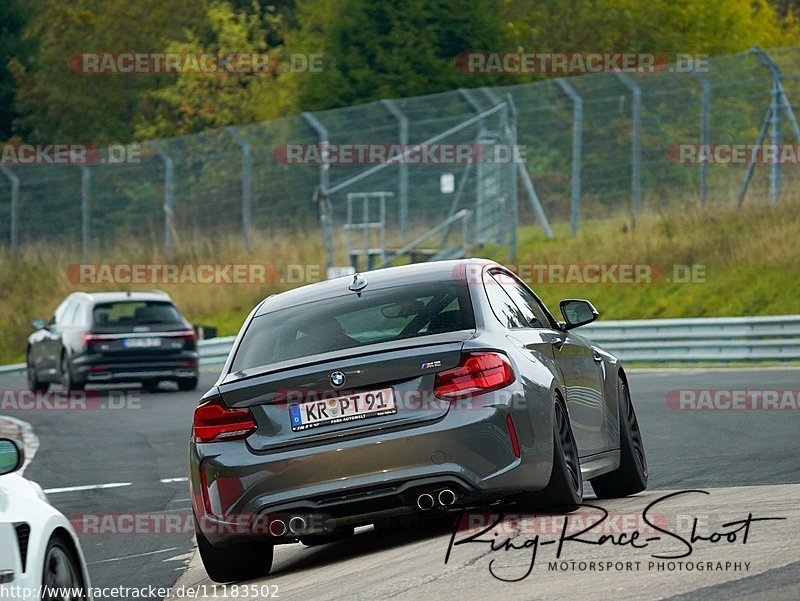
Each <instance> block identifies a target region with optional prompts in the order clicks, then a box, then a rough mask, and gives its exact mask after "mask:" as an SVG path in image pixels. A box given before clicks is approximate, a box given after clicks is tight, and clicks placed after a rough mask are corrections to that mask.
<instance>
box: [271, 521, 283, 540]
mask: <svg viewBox="0 0 800 601" xmlns="http://www.w3.org/2000/svg"><path fill="white" fill-rule="evenodd" d="M269 533H270V534H271V535H272V536H283V535H284V534H286V522H284V521H283V520H272V521H271V522H270V523H269Z"/></svg>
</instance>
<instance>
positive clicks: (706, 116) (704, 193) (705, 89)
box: [692, 70, 711, 207]
mask: <svg viewBox="0 0 800 601" xmlns="http://www.w3.org/2000/svg"><path fill="white" fill-rule="evenodd" d="M692 75H694V76H695V78H696V79H697V81H698V82H700V147H701V148H707V144H708V143H709V142H708V136H709V132H710V123H711V84H710V83H709V82H708V78H707V77H706V76H705V75H703V74H702V73H700V72H699V71H697V70H695V71H692ZM699 167H700V206H701V207H705V206H706V201H707V200H708V164H707V163H706V162H705V161H700V165H699Z"/></svg>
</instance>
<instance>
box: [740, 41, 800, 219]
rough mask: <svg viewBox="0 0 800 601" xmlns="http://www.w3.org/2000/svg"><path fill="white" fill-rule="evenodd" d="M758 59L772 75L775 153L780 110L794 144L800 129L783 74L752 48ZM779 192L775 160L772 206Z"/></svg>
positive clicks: (778, 132)
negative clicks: (784, 116)
mask: <svg viewBox="0 0 800 601" xmlns="http://www.w3.org/2000/svg"><path fill="white" fill-rule="evenodd" d="M750 51H751V52H752V53H753V54H755V55H756V56H757V57H758V60H759V61H760V62H761V64H762V65H764V66H765V67H766V68H767V69H769V70H770V73H772V89H771V99H770V125H771V132H770V133H771V138H772V143H773V144H774V145H775V149H776V151H777V149H778V145H779V144H780V142H781V116H780V110H781V109H783V110H784V111H785V112H786V117H787V118H788V120H789V125H790V126H791V128H792V133H793V134H794V137H795V142H798V143H800V127H798V125H797V119H796V118H795V116H794V111H793V110H792V105H791V104H790V103H789V99H788V98H787V96H786V90H785V89H784V88H783V73H781V70H780V69H779V68H778V65H776V64H775V63H774V62H773V61H772V59H771V58H770V57H769V56H768V55H767V53H766V52H764V51H763V50H762V49H761V48H760V47H758V46H753V48H751V50H750ZM780 192H781V162H780V160H779V159H777V158H776V160H775V161H773V163H772V171H771V172H770V177H769V196H770V202H771V204H772V205H773V206H774V205H776V204H778V197H779V196H780Z"/></svg>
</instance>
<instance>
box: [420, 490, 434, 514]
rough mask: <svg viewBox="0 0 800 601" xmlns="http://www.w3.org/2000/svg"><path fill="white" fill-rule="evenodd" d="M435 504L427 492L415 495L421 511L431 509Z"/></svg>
mask: <svg viewBox="0 0 800 601" xmlns="http://www.w3.org/2000/svg"><path fill="white" fill-rule="evenodd" d="M435 504H436V501H434V500H433V496H431V495H429V494H428V493H423V494H421V495H420V496H418V497H417V507H419V508H420V509H421V510H422V511H428V510H429V509H433V506H434V505H435Z"/></svg>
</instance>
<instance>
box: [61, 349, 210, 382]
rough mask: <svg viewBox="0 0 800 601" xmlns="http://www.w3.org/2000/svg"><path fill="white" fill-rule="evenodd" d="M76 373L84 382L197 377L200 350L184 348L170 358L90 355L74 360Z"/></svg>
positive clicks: (79, 379)
mask: <svg viewBox="0 0 800 601" xmlns="http://www.w3.org/2000/svg"><path fill="white" fill-rule="evenodd" d="M72 373H73V377H74V378H75V380H77V381H81V382H85V383H96V384H103V383H120V382H142V381H145V380H183V379H191V378H197V376H198V364H197V353H196V352H194V351H183V352H181V353H179V354H171V355H170V356H169V357H168V358H147V359H136V358H128V359H125V358H113V359H109V358H104V357H98V356H91V355H87V356H84V357H80V358H77V359H76V360H75V361H74V362H73V364H72Z"/></svg>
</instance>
